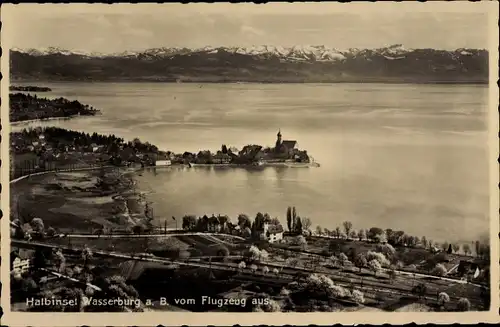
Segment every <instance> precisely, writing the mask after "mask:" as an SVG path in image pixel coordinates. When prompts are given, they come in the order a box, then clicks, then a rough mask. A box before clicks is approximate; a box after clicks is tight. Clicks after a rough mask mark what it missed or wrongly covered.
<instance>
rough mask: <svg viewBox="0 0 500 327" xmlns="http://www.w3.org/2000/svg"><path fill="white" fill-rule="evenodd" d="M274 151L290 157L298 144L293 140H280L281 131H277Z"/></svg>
mask: <svg viewBox="0 0 500 327" xmlns="http://www.w3.org/2000/svg"><path fill="white" fill-rule="evenodd" d="M274 150H275V151H276V152H279V153H288V155H289V156H292V155H293V154H294V153H295V152H296V150H298V144H297V141H294V140H282V138H281V130H279V131H278V134H277V139H276V146H275V147H274Z"/></svg>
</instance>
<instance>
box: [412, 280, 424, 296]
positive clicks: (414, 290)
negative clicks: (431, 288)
mask: <svg viewBox="0 0 500 327" xmlns="http://www.w3.org/2000/svg"><path fill="white" fill-rule="evenodd" d="M411 292H412V293H413V294H416V295H417V296H418V297H419V298H421V297H424V296H425V294H426V293H427V286H426V285H425V284H423V283H419V284H418V285H416V286H415V287H413V288H412V290H411Z"/></svg>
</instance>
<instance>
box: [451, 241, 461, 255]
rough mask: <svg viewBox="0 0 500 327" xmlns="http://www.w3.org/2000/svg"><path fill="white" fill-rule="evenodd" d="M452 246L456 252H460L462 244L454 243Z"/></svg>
mask: <svg viewBox="0 0 500 327" xmlns="http://www.w3.org/2000/svg"><path fill="white" fill-rule="evenodd" d="M452 247H453V252H454V253H458V251H460V244H458V243H455V244H452Z"/></svg>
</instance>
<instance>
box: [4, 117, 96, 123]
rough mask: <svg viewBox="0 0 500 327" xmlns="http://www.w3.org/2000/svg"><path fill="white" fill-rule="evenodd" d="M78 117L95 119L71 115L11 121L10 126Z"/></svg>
mask: <svg viewBox="0 0 500 327" xmlns="http://www.w3.org/2000/svg"><path fill="white" fill-rule="evenodd" d="M78 117H85V118H86V117H95V116H93V115H71V116H65V117H48V118H44V119H28V120H16V121H12V122H11V121H9V124H10V125H11V126H19V125H22V124H30V123H35V122H42V123H43V122H45V121H51V120H69V119H74V118H78Z"/></svg>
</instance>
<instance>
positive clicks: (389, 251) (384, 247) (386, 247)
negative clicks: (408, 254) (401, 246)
mask: <svg viewBox="0 0 500 327" xmlns="http://www.w3.org/2000/svg"><path fill="white" fill-rule="evenodd" d="M377 251H379V252H380V253H382V254H383V255H385V256H386V257H387V258H392V257H393V256H394V255H395V254H396V249H394V247H393V246H392V245H390V244H389V243H386V244H378V245H377Z"/></svg>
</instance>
